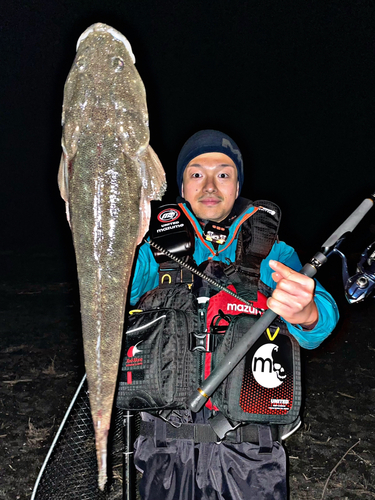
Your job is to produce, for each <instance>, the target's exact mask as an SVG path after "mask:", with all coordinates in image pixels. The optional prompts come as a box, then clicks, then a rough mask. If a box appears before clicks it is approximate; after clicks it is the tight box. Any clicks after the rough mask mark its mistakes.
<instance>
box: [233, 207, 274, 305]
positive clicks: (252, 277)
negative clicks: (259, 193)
mask: <svg viewBox="0 0 375 500" xmlns="http://www.w3.org/2000/svg"><path fill="white" fill-rule="evenodd" d="M253 205H254V206H255V207H257V208H258V210H257V211H256V213H255V214H254V215H253V216H252V217H249V218H248V219H247V220H246V221H245V222H244V223H243V224H242V226H241V231H240V232H239V235H238V243H237V249H236V261H235V263H234V264H232V265H231V266H229V268H227V270H226V274H227V276H228V277H229V278H230V280H231V281H232V283H233V285H234V286H235V287H236V290H237V293H238V294H239V295H241V296H242V297H243V298H244V299H246V300H249V301H252V300H256V298H257V290H258V284H259V278H260V265H261V262H262V260H264V259H265V258H266V257H267V255H268V254H269V253H270V251H271V249H272V246H273V244H274V242H275V240H276V238H277V233H278V230H279V225H280V219H281V210H280V208H279V207H278V206H277V205H276V203H273V202H271V201H266V200H258V201H255V202H253Z"/></svg>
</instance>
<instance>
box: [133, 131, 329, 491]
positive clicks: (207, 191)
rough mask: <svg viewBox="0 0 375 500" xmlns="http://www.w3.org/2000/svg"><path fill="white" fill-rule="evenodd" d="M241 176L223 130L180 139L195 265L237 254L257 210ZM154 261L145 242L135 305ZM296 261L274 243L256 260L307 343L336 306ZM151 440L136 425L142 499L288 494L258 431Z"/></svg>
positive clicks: (280, 463)
mask: <svg viewBox="0 0 375 500" xmlns="http://www.w3.org/2000/svg"><path fill="white" fill-rule="evenodd" d="M243 178H244V171H243V163H242V157H241V153H240V151H239V148H238V146H237V145H236V144H235V142H234V141H233V140H232V139H231V138H230V137H229V136H227V135H226V134H223V133H222V132H218V131H215V130H203V131H200V132H198V133H196V134H194V135H193V136H192V137H191V138H190V139H189V140H188V141H187V142H186V143H185V145H184V146H183V148H182V150H181V152H180V155H179V157H178V162H177V182H178V186H179V189H180V193H181V196H182V198H183V200H180V202H181V204H180V206H181V207H182V209H183V210H184V211H185V212H186V214H187V216H188V217H189V219H190V220H191V221H192V225H193V227H194V229H195V251H194V255H193V257H194V260H195V263H196V265H197V266H199V265H200V264H202V263H203V262H205V263H206V262H210V263H212V262H214V263H215V262H222V263H226V262H228V259H229V261H230V262H234V261H235V260H236V255H238V253H237V254H236V249H237V245H239V243H238V238H239V234H240V233H241V231H243V228H244V227H245V226H244V224H245V222H244V221H246V220H247V219H248V218H249V217H251V216H252V215H253V213H254V206H253V205H252V204H251V203H250V202H249V201H248V200H245V199H243V198H240V197H239V193H240V191H241V187H242V184H243ZM208 223H209V224H211V226H210V227H212V224H213V225H215V223H220V226H222V227H224V228H226V229H227V232H228V238H227V240H226V243H225V244H224V245H222V246H220V245H219V244H218V243H215V241H211V242H210V241H207V240H206V239H205V232H204V229H205V227H207V224H208ZM158 268H159V265H158V264H157V263H156V261H155V259H154V257H153V254H152V251H151V249H150V246H149V245H146V244H144V245H143V246H142V247H141V248H140V252H139V257H138V261H137V265H136V270H135V276H134V280H133V286H132V292H131V303H132V304H136V303H137V302H138V300H139V299H140V297H141V296H143V295H144V293H145V292H148V291H149V290H152V289H155V288H156V287H157V285H158V279H159V278H158ZM300 268H301V263H300V261H299V259H298V256H297V254H296V252H295V251H294V250H293V248H291V247H290V246H288V245H286V244H285V243H283V242H275V243H274V244H273V245H272V248H271V250H270V251H269V253H268V255H266V256H265V258H264V259H263V260H262V262H261V263H260V280H261V282H262V283H264V284H265V286H267V287H269V289H270V290H271V292H272V290H273V292H272V295H271V296H270V297H269V298H268V300H267V306H268V307H269V308H270V309H272V310H273V311H274V312H276V313H277V314H278V315H280V316H281V317H282V318H283V320H284V321H285V323H286V324H287V327H288V330H289V332H290V333H291V334H292V335H293V336H294V337H295V338H296V339H297V341H298V342H299V344H300V345H301V346H302V347H305V348H308V349H312V348H315V347H317V346H318V345H319V344H320V343H321V342H322V341H323V340H324V339H325V338H326V337H327V336H328V335H329V333H330V332H331V331H332V329H333V328H334V326H335V325H336V322H337V319H338V312H337V308H336V305H335V302H334V301H333V299H332V297H331V296H330V295H329V294H328V293H327V292H326V291H325V290H324V289H323V288H322V287H321V285H320V284H319V283H316V282H315V281H314V280H312V279H311V278H308V277H306V276H304V275H301V274H299V273H298V272H297V270H298V269H300ZM180 413H181V414H182V416H181V419H182V421H183V422H187V423H188V424H189V423H191V425H193V423H192V422H195V423H204V424H206V423H207V421H208V417H209V416H210V415H212V412H211V411H209V410H208V409H207V408H205V409H204V410H203V411H202V412H199V413H198V414H197V415H193V416H191V415H190V412H180ZM143 418H144V419H145V420H150V421H152V422H154V424H153V425H155V429H156V428H157V427H160V422H159V420H160V419H158V418H156V419H155V418H154V417H149V416H148V415H146V414H144V415H143ZM164 425H166V426H168V425H169V424H164ZM266 428H267V426H266ZM163 432H164V434H165V432H166V431H165V430H164V431H163ZM259 432H260V431H259ZM262 432H263V431H262ZM156 441H157V440H156V439H154V437H153V436H150V435H142V432H141V436H140V437H139V438H138V440H137V442H136V455H135V461H136V464H137V467H138V468H139V469H140V470H142V471H143V472H144V475H143V479H142V481H141V485H140V491H141V495H142V498H143V499H144V500H146V499H147V500H149V499H151V498H153V499H158V500H159V499H160V500H164V499H165V500H185V499H186V500H188V499H189V500H198V499H199V500H200V499H205V500H222V499H226V500H228V499H233V500H234V499H237V498H256V499H263V498H272V499H274V500H276V499H284V498H286V495H287V493H286V459H285V453H284V450H283V448H282V446H281V445H280V443H279V442H277V441H275V442H273V444H272V446H271V449H270V450H269V452H268V453H266V454H262V453H260V451H261V449H262V445H261V437H259V440H258V439H256V440H254V441H255V442H240V443H233V442H229V441H228V442H226V440H225V439H224V440H223V441H222V442H221V444H216V443H212V442H199V443H197V442H194V441H192V440H191V439H184V438H183V437H182V438H176V439H164V442H163V444H162V445H161V446H158V445H157V444H158V443H157V442H156ZM218 441H219V439H218Z"/></svg>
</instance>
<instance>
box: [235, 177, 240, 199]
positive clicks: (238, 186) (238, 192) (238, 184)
mask: <svg viewBox="0 0 375 500" xmlns="http://www.w3.org/2000/svg"><path fill="white" fill-rule="evenodd" d="M239 194H240V181H237V194H236V199H237V198H238V195H239Z"/></svg>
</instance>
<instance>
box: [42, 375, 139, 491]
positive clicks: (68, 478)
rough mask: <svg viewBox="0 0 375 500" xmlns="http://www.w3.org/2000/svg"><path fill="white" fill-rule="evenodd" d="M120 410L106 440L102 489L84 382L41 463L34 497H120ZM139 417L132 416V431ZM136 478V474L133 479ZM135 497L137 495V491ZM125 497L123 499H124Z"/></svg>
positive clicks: (122, 414)
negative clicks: (41, 469) (46, 460)
mask: <svg viewBox="0 0 375 500" xmlns="http://www.w3.org/2000/svg"><path fill="white" fill-rule="evenodd" d="M124 413H125V412H124V411H123V410H119V409H117V408H116V409H114V417H113V422H112V425H111V429H112V432H111V433H110V435H109V439H108V443H109V444H108V456H109V458H108V482H107V485H106V487H105V491H100V490H99V488H98V483H97V479H98V474H97V461H96V453H95V438H94V428H93V424H92V418H91V412H90V403H89V398H88V389H87V383H86V381H85V382H84V384H83V385H82V388H81V390H80V391H79V393H78V395H77V397H76V400H75V402H74V405H73V407H72V409H71V411H70V413H69V415H68V418H67V420H66V422H65V425H64V426H63V428H62V430H61V433H60V435H59V438H58V440H57V442H56V444H55V446H54V447H53V450H52V453H51V455H50V457H49V460H48V462H47V464H46V466H45V469H44V471H43V474H42V476H41V478H40V480H39V483H38V485H37V486H36V487H35V488H34V497H33V499H35V500H51V499H52V498H53V499H54V500H75V499H77V500H78V499H79V500H117V499H123V452H124V439H123V420H124ZM139 426H140V418H139V416H136V419H135V432H136V434H138V433H139ZM138 480H139V477H137V482H138ZM136 498H137V500H138V499H139V498H140V497H139V494H138V491H137V494H136ZM124 500H125V499H124Z"/></svg>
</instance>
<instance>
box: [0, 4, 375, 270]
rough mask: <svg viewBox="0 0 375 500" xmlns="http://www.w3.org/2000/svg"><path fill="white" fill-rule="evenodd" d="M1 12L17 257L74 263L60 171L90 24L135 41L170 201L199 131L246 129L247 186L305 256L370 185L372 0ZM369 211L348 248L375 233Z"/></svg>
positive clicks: (374, 67) (4, 200)
mask: <svg viewBox="0 0 375 500" xmlns="http://www.w3.org/2000/svg"><path fill="white" fill-rule="evenodd" d="M1 10H2V12H1V13H0V16H1V21H0V30H1V31H0V35H1V41H0V43H1V47H0V54H1V55H0V57H1V66H0V68H1V79H0V96H1V101H2V102H1V109H2V119H1V133H0V140H1V147H0V154H1V178H0V208H1V214H2V217H1V220H2V231H1V232H2V237H1V250H2V253H3V255H5V254H8V255H10V254H12V255H13V256H15V257H16V258H15V259H14V261H15V262H16V261H17V263H19V262H21V261H22V260H23V259H24V258H26V257H23V256H28V255H30V254H32V253H34V254H35V253H37V252H39V253H42V254H44V255H46V256H48V255H51V256H52V255H54V257H53V258H54V259H56V266H57V268H59V269H60V271H62V272H63V273H64V272H66V269H67V268H66V266H65V262H66V259H68V260H69V258H70V257H71V256H72V242H71V236H70V231H69V227H68V224H67V223H66V221H65V214H64V204H63V202H62V200H61V199H60V196H59V192H58V188H57V182H56V176H57V171H58V165H59V160H60V154H61V148H60V137H61V125H60V121H61V106H62V97H63V86H64V82H65V79H66V77H67V74H68V72H69V69H70V66H71V64H72V62H73V59H74V56H75V44H76V41H77V39H78V37H79V35H80V34H81V33H82V32H83V31H84V30H85V29H86V28H87V27H88V26H89V25H91V24H93V23H94V22H104V23H107V24H110V25H112V26H113V27H114V28H116V29H117V30H119V31H120V32H122V33H123V34H124V35H125V36H126V37H127V38H128V39H129V41H130V43H131V44H132V47H133V51H134V54H135V56H136V60H137V62H136V66H137V69H138V71H139V73H140V75H141V77H142V79H143V81H144V84H145V87H146V91H147V95H148V107H149V115H150V130H151V144H152V146H153V148H154V149H155V151H156V152H157V153H158V155H159V157H160V159H161V161H162V163H163V165H164V168H165V170H166V172H167V175H168V180H169V187H168V196H167V198H168V199H173V198H174V196H175V195H176V193H177V191H176V182H175V163H176V158H177V155H178V152H179V150H180V148H181V146H182V144H183V143H184V141H185V140H186V139H187V138H188V137H189V136H190V135H191V134H192V133H194V132H195V131H197V130H199V129H202V128H216V129H219V130H223V131H225V132H226V133H228V134H229V135H231V136H232V137H233V138H234V139H235V141H236V142H237V143H238V145H239V146H240V149H241V151H242V154H243V157H244V162H245V176H246V178H245V184H244V188H243V191H242V195H243V196H246V197H248V198H251V199H261V198H266V199H271V200H273V201H275V202H276V203H278V204H279V205H280V206H281V208H282V211H283V224H282V230H281V237H282V238H283V239H285V240H286V241H287V242H288V243H290V244H292V245H293V246H295V247H296V248H297V249H298V250H300V251H301V250H302V253H303V252H306V254H308V256H310V254H311V253H315V251H317V250H318V249H319V247H320V245H321V243H323V241H324V240H325V239H326V238H327V237H328V236H329V235H330V234H331V233H332V232H333V230H334V229H336V227H337V226H338V225H339V224H340V223H341V222H342V221H343V220H344V219H345V218H346V217H347V216H348V215H349V214H350V213H351V212H352V211H353V210H354V209H355V208H356V206H357V205H359V203H360V202H361V201H362V200H363V198H365V197H366V196H368V195H369V194H370V193H372V192H374V190H375V174H374V165H375V148H374V88H375V85H374V84H375V78H374V77H375V4H373V3H372V2H368V1H353V0H351V1H347V0H338V1H329V2H323V1H322V2H319V1H309V2H305V1H298V2H295V1H288V0H283V1H275V0H272V1H267V0H262V1H255V0H250V1H240V0H232V1H223V0H216V1H210V0H201V1H196V0H190V1H180V2H176V1H174V2H172V1H169V0H161V1H158V2H157V1H152V0H137V1H136V0H123V1H117V0H112V1H108V2H105V1H104V0H102V1H100V2H99V1H96V0H94V1H93V0H91V1H86V0H83V1H81V2H73V1H72V0H65V1H62V0H59V1H54V2H51V1H45V0H35V1H27V2H26V1H25V2H21V1H20V0H12V1H11V2H7V3H5V2H3V5H2V9H1ZM374 216H375V215H374V214H372V213H371V212H370V215H368V216H367V218H366V219H365V221H363V222H362V223H361V225H360V227H359V228H358V229H357V231H356V237H355V238H352V240H351V243H350V245H351V246H350V251H351V250H354V249H360V250H362V249H363V248H364V246H365V245H366V244H369V243H371V241H372V240H373V239H374V232H375V229H374V227H375V226H374V224H373V222H374ZM356 246H357V247H358V248H356ZM360 246H362V247H363V248H359V247H360ZM12 252H13V253H12ZM14 252H15V253H14ZM30 267H31V264H30V266H26V268H23V269H24V270H25V272H26V273H27V272H29V271H30ZM68 267H70V265H68ZM3 270H4V268H3ZM5 271H7V269H5ZM8 271H9V269H8ZM60 271H59V272H60ZM62 277H63V276H62Z"/></svg>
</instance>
